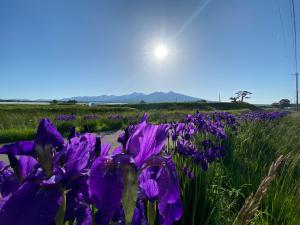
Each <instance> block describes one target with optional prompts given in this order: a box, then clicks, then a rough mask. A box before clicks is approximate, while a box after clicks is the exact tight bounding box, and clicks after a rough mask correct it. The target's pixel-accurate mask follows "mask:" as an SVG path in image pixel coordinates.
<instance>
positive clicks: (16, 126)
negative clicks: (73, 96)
mask: <svg viewBox="0 0 300 225" xmlns="http://www.w3.org/2000/svg"><path fill="white" fill-rule="evenodd" d="M251 109H257V108H256V107H255V106H253V105H250V104H246V103H245V104H242V103H239V104H234V103H153V104H128V105H118V106H116V105H99V106H94V107H89V106H87V105H0V143H8V142H13V141H17V140H30V139H33V137H34V135H35V131H36V127H37V125H38V123H39V120H40V119H41V118H50V119H51V120H52V121H53V122H54V123H55V125H56V126H57V128H58V130H59V131H60V132H61V133H62V134H63V135H64V136H66V135H67V134H68V132H69V128H70V127H71V126H76V127H77V129H78V130H79V131H82V130H84V128H85V127H86V126H88V128H89V131H91V132H100V131H107V130H118V129H121V128H125V127H126V126H128V125H129V124H130V123H135V122H137V121H136V120H137V119H138V118H140V117H141V115H142V114H143V113H144V112H148V113H149V114H150V121H151V122H154V123H160V122H169V121H175V120H179V119H182V118H183V116H184V115H185V114H187V113H192V112H195V111H196V110H200V111H213V110H230V111H236V112H240V111H243V110H251ZM59 115H75V116H76V119H74V120H67V121H66V120H56V119H55V118H56V117H57V116H59ZM90 115H96V116H97V118H94V119H89V120H85V119H84V117H85V116H90Z"/></svg>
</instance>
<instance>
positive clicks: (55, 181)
mask: <svg viewBox="0 0 300 225" xmlns="http://www.w3.org/2000/svg"><path fill="white" fill-rule="evenodd" d="M110 117H111V118H110V119H113V120H120V119H123V116H121V115H118V116H110ZM283 117H286V118H283ZM56 119H57V120H59V121H61V120H63V121H65V120H66V121H72V120H75V119H76V117H75V116H73V115H60V116H57V117H56ZM83 119H84V120H87V121H89V120H94V119H98V117H97V116H95V115H86V116H84V117H83ZM295 120H297V121H298V122H299V117H293V116H287V113H286V112H248V113H244V114H241V115H240V116H234V115H233V114H230V113H227V112H212V113H200V112H196V113H194V114H188V115H186V116H185V117H184V118H182V120H180V121H173V122H168V123H159V124H157V125H155V124H152V123H149V122H148V116H147V114H144V115H143V116H142V118H141V119H140V121H138V122H136V123H133V124H130V125H129V126H128V127H126V128H125V129H124V131H123V132H121V134H120V136H119V138H118V142H119V143H120V145H119V146H118V147H116V148H111V144H110V143H104V142H103V141H102V139H101V137H100V136H97V135H95V134H92V133H89V132H88V127H87V128H86V130H83V131H81V132H77V131H76V129H75V127H73V128H72V129H71V130H70V134H69V135H68V140H65V139H64V138H63V136H62V135H61V134H60V132H59V131H58V130H57V129H56V127H55V126H54V125H53V123H52V122H51V121H50V120H49V119H42V120H41V121H40V124H39V126H38V129H37V133H36V135H35V138H34V140H32V141H31V140H29V141H18V142H16V143H13V144H8V145H4V146H3V147H1V148H0V154H5V155H7V157H8V159H9V163H8V164H7V163H5V162H4V161H0V221H1V224H3V225H15V224H28V225H29V224H30V225H38V224H41V225H42V224H57V225H63V224H78V225H79V224H85V225H88V224H91V225H92V224H101V225H108V224H137V225H138V224H149V225H153V224H163V225H169V224H232V223H233V222H234V220H235V218H236V216H237V214H238V212H239V210H240V209H241V208H242V206H243V204H244V201H245V199H246V198H247V196H248V195H250V193H251V192H255V191H256V189H257V187H258V185H259V183H260V181H261V179H262V178H263V177H264V176H265V175H266V174H267V169H268V167H269V165H270V164H271V163H272V161H274V160H275V159H276V157H278V156H279V155H280V154H289V157H290V158H289V160H287V162H286V165H284V168H283V169H282V173H281V174H279V175H278V176H279V178H278V182H274V183H275V184H274V185H273V186H271V188H270V190H269V191H268V195H267V196H266V197H265V199H264V200H263V201H262V202H260V207H259V209H258V210H257V211H256V213H255V215H254V216H253V218H251V221H252V224H297V222H299V221H298V219H297V216H296V215H297V212H298V210H299V209H300V207H299V203H300V199H299V195H295V194H297V193H298V194H299V192H300V191H299V190H300V189H298V188H299V187H300V175H299V174H297V173H298V172H299V166H298V165H299V149H298V150H294V149H293V148H297V147H299V146H300V144H299V143H300V141H299V136H298V135H299V133H298V134H297V135H296V136H295V135H294V137H290V139H289V140H287V139H284V138H279V137H280V136H282V134H281V133H278V132H286V134H291V133H290V132H294V131H295V130H297V131H299V127H300V126H299V125H295V124H294V122H295ZM288 123H291V124H293V128H290V127H287V126H286V125H287V124H288ZM282 124H284V125H282ZM290 129H291V130H290ZM266 131H268V133H264V132H266ZM262 134H263V135H266V136H267V135H268V138H265V137H262V136H260V135H262ZM270 135H273V136H272V137H270ZM276 138H278V140H276ZM291 139H292V140H293V141H294V143H293V145H290V143H289V141H290V140H291ZM249 141H250V142H249ZM297 151H298V152H297ZM295 173H296V174H295ZM290 185H293V186H294V187H293V188H292V189H291V188H288V187H289V186H290ZM278 196H280V197H281V198H283V199H281V201H286V202H278V199H277V198H278ZM278 204H281V207H285V209H284V210H282V212H289V214H290V215H285V214H283V215H282V214H278V215H277V214H275V213H274V212H276V207H278ZM297 204H298V206H296V205H297ZM270 206H272V207H270ZM289 207H291V208H289ZM16 213H17V216H16ZM236 224H242V223H236Z"/></svg>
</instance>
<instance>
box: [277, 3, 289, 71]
mask: <svg viewBox="0 0 300 225" xmlns="http://www.w3.org/2000/svg"><path fill="white" fill-rule="evenodd" d="M276 2H277V9H278V14H279V19H280V24H281V31H282V36H283V40H284V47H285V55H286V58H287V62H288V64H289V68H290V70H291V71H292V63H291V60H290V57H289V50H288V44H287V38H286V29H285V28H284V22H283V19H282V13H281V10H280V3H279V0H277V1H276Z"/></svg>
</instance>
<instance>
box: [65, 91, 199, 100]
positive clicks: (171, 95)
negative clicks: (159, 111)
mask: <svg viewBox="0 0 300 225" xmlns="http://www.w3.org/2000/svg"><path fill="white" fill-rule="evenodd" d="M60 100H61V101H69V100H76V101H79V102H101V103H139V102H141V101H144V102H146V103H159V102H195V101H199V100H203V99H201V98H196V97H192V96H188V95H184V94H180V93H176V92H173V91H169V92H161V91H156V92H152V93H150V94H144V93H138V92H133V93H131V94H125V95H99V96H74V97H71V98H63V99H60Z"/></svg>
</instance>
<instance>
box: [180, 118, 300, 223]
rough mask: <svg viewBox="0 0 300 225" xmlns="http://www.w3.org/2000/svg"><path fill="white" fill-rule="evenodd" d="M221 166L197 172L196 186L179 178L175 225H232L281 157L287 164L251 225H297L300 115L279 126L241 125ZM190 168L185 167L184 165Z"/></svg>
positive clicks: (261, 123)
mask: <svg viewBox="0 0 300 225" xmlns="http://www.w3.org/2000/svg"><path fill="white" fill-rule="evenodd" d="M226 145H227V150H228V152H227V155H226V157H225V158H224V160H223V161H220V162H217V163H214V164H212V165H211V166H210V168H209V169H208V171H207V172H204V171H202V170H201V169H199V168H197V167H194V168H193V172H194V175H195V179H194V180H190V179H188V178H187V177H186V175H184V174H183V173H182V172H181V168H182V167H183V166H184V165H185V164H184V162H183V161H182V160H181V159H180V157H177V158H175V161H176V164H177V166H178V170H179V175H180V178H181V184H182V187H183V188H182V190H181V191H182V197H183V201H184V203H183V204H184V207H185V211H184V215H183V218H182V220H180V221H179V222H178V223H177V224H220V225H221V224H232V223H233V221H234V219H235V217H236V216H237V213H238V212H239V210H240V209H241V207H242V206H243V204H244V201H245V199H246V198H247V197H248V196H249V195H250V194H251V193H253V192H255V191H256V189H257V187H258V185H259V183H260V181H261V180H262V179H263V178H264V177H265V176H266V174H267V172H268V168H269V166H270V164H271V163H272V161H274V160H275V159H276V158H277V157H278V156H279V155H281V154H288V156H289V157H288V160H287V162H286V164H285V165H284V166H283V168H282V169H281V171H280V173H279V174H278V176H277V178H276V179H275V181H274V182H273V183H272V184H271V186H270V188H269V190H268V192H267V195H266V197H265V198H264V199H263V202H262V205H261V208H260V209H259V210H258V211H257V213H256V215H255V217H254V218H253V220H252V222H251V224H253V225H254V224H255V225H271V224H272V225H273V224H285V225H298V224H299V215H300V114H296V113H294V114H292V115H290V116H287V117H285V118H282V119H280V120H278V121H270V122H248V123H242V125H241V126H240V128H239V131H238V134H237V135H232V136H231V137H230V138H229V140H228V142H227V143H226ZM185 163H186V162H185Z"/></svg>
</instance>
